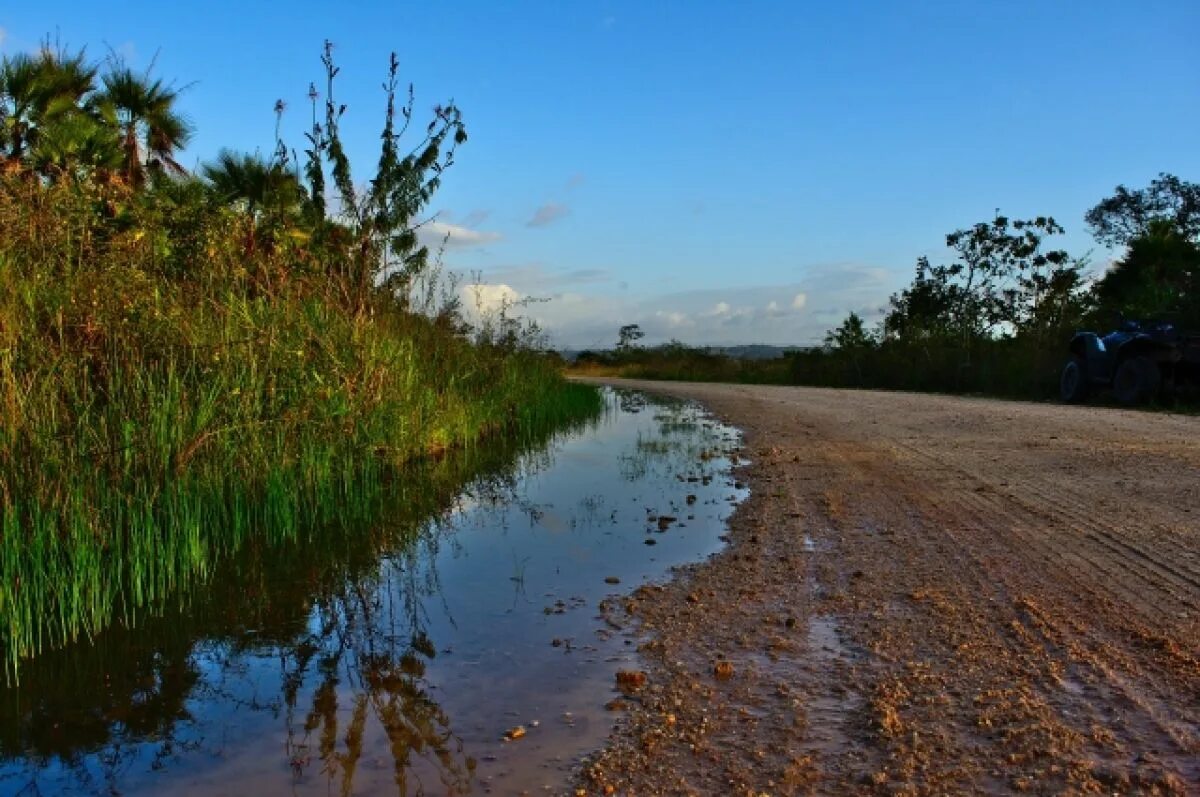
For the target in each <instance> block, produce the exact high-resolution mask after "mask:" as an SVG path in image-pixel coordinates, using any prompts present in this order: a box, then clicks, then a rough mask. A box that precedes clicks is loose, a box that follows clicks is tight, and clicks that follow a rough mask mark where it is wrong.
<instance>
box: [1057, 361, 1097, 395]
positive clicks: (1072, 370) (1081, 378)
mask: <svg viewBox="0 0 1200 797" xmlns="http://www.w3.org/2000/svg"><path fill="white" fill-rule="evenodd" d="M1089 387H1090V385H1089V384H1088V373H1087V363H1086V362H1085V361H1084V359H1083V358H1082V357H1079V356H1075V357H1072V358H1071V359H1070V360H1068V361H1067V364H1066V365H1064V366H1063V369H1062V376H1060V377H1059V380H1058V393H1059V396H1060V397H1061V398H1062V400H1063V401H1065V402H1066V403H1068V404H1079V403H1082V402H1084V401H1086V400H1087V397H1088V388H1089Z"/></svg>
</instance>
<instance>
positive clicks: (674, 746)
mask: <svg viewBox="0 0 1200 797" xmlns="http://www.w3.org/2000/svg"><path fill="white" fill-rule="evenodd" d="M626 384H631V385H636V386H639V387H645V388H647V389H650V390H655V391H660V392H666V393H670V394H674V395H678V396H685V397H690V398H696V399H699V400H700V401H702V402H703V403H704V404H706V405H707V406H708V407H709V408H711V409H712V410H713V411H714V412H715V413H716V414H718V415H719V416H721V417H723V418H724V419H726V420H728V421H730V422H731V423H733V424H735V425H737V426H739V427H740V428H742V429H743V430H744V431H745V433H746V447H745V453H746V456H747V457H749V458H750V460H751V461H750V463H749V464H746V465H744V466H743V468H742V469H741V470H740V471H739V478H743V479H745V480H746V481H747V482H748V483H749V485H750V487H751V490H752V496H751V498H750V499H748V500H747V501H746V502H745V503H744V504H743V505H742V506H741V508H740V509H739V510H738V512H737V514H736V515H735V518H734V520H733V522H732V531H731V544H730V546H729V548H728V549H727V550H726V551H725V552H724V553H722V554H720V555H719V556H717V557H715V558H714V559H712V560H710V561H709V562H706V563H704V564H702V565H697V566H695V567H692V568H690V569H688V570H686V571H683V572H681V573H680V575H679V577H678V578H677V579H676V580H675V581H673V582H672V583H669V584H665V585H663V586H662V587H644V588H642V589H640V590H639V591H638V592H637V593H635V594H634V596H633V597H631V598H629V599H625V600H622V601H618V602H614V603H613V604H612V605H609V606H607V607H606V610H607V613H608V615H609V617H610V619H611V621H612V622H613V623H615V624H620V625H629V626H630V627H633V628H636V629H637V634H638V638H639V640H640V641H641V647H642V650H643V654H644V659H645V661H646V665H647V668H648V669H647V676H648V678H647V683H646V685H645V686H644V687H642V688H640V689H635V690H633V691H631V692H630V695H629V697H628V698H627V699H626V700H625V703H626V704H627V705H628V713H627V714H625V715H624V716H622V718H621V720H620V723H619V726H618V728H617V731H616V732H615V733H614V734H613V736H612V740H611V743H610V746H609V748H608V749H607V750H605V751H603V752H602V753H600V754H598V755H596V756H594V757H593V759H592V762H591V764H590V766H589V767H588V769H587V770H586V771H585V772H584V773H583V775H582V776H581V781H580V784H579V786H580V789H581V790H582V792H583V793H587V794H605V793H613V792H615V793H618V794H660V793H661V794H689V793H695V794H754V795H758V794H764V793H765V794H770V795H779V794H892V795H894V794H961V793H1018V792H1023V793H1033V794H1062V793H1075V794H1114V793H1116V794H1172V795H1174V794H1193V795H1194V794H1200V418H1196V417H1183V416H1173V415H1164V414H1151V413H1139V412H1128V411H1120V410H1113V409H1087V408H1076V407H1063V406H1055V405H1040V404H1024V403H1015V402H1002V401H991V400H982V399H964V398H950V397H939V396H928V395H912V394H900V393H873V392H848V391H834V390H819V389H805V388H772V387H747V386H738V385H699V384H697V385H690V384H689V385H685V384H672V383H626Z"/></svg>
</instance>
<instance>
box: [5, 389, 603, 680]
mask: <svg viewBox="0 0 1200 797" xmlns="http://www.w3.org/2000/svg"><path fill="white" fill-rule="evenodd" d="M170 384H174V383H170ZM170 384H169V385H168V387H169V386H170ZM147 389H150V388H147ZM174 389H176V390H178V391H183V390H184V388H183V387H182V386H181V385H175V388H174ZM131 390H133V388H131ZM134 392H136V391H134ZM159 398H161V399H162V400H161V401H160V402H159V403H157V404H154V405H153V407H152V409H155V411H161V412H162V413H163V417H161V418H158V417H155V418H153V419H151V421H150V422H149V423H148V424H146V427H147V429H148V431H145V434H157V433H161V434H163V435H167V436H168V437H169V436H171V435H176V436H177V435H179V434H184V432H183V431H181V430H180V429H179V428H178V423H177V422H181V421H179V419H178V418H174V416H171V415H170V412H171V410H170V408H171V407H176V408H178V407H179V406H180V405H182V404H186V403H187V401H188V400H189V399H187V398H185V397H184V396H183V395H182V394H181V395H179V396H167V397H159ZM210 398H211V403H212V404H213V405H214V407H215V406H216V405H218V404H220V403H222V402H223V401H224V399H220V398H219V397H215V396H214V397H210ZM206 400H207V399H206ZM538 402H539V403H538V404H537V406H524V405H522V406H521V407H519V408H517V409H515V410H514V411H513V414H512V417H510V418H508V419H507V423H508V424H509V426H508V431H509V432H510V433H512V434H514V435H515V436H517V437H524V438H532V439H536V438H538V437H539V435H541V436H544V430H546V429H549V428H553V427H554V425H555V424H559V423H562V422H564V421H566V420H569V419H571V418H573V417H574V418H578V417H588V416H595V414H596V413H598V412H599V409H600V408H599V399H598V397H597V395H596V393H595V391H593V390H591V389H590V388H584V387H582V386H578V385H566V386H562V387H561V388H554V389H550V388H547V390H546V391H545V392H544V394H543V395H542V396H541V397H540V398H539V399H538ZM212 412H216V410H215V408H214V409H212ZM431 417H432V416H431ZM193 420H194V419H193ZM127 431H128V432H129V434H131V435H132V434H135V430H133V428H132V427H131V426H130V427H127ZM260 431H261V430H260ZM479 431H480V430H479V429H475V430H474V432H479ZM257 434H258V432H254V433H253V434H251V432H250V431H249V430H241V431H240V432H239V431H237V430H228V433H224V434H220V435H216V436H213V437H202V438H201V439H203V440H204V441H205V442H204V446H203V449H204V450H203V451H202V452H200V453H195V454H194V455H191V456H194V459H193V460H192V461H190V462H189V463H188V466H187V467H183V466H181V465H179V463H178V462H176V460H177V459H178V457H177V456H176V455H175V454H172V453H171V452H177V451H178V449H179V445H177V443H178V441H176V440H174V438H172V439H171V440H167V439H165V438H164V439H163V440H161V441H158V440H151V441H144V440H141V441H139V440H138V439H136V438H130V440H131V441H132V442H130V445H135V446H136V450H137V451H138V452H140V453H137V454H136V455H135V454H134V453H130V452H126V454H123V455H122V454H120V452H119V451H118V452H117V453H112V454H111V456H110V455H109V454H104V455H103V456H101V457H100V459H99V460H98V462H97V464H96V467H95V468H93V467H92V466H90V465H89V466H87V467H86V469H85V467H84V466H83V465H81V464H80V463H78V462H74V461H72V462H68V463H62V464H61V465H59V466H55V465H54V464H53V461H52V460H46V459H45V458H41V459H39V460H38V461H39V462H41V468H42V472H41V473H32V472H30V473H24V472H22V474H18V477H13V473H12V472H7V471H6V474H7V476H9V477H13V478H10V479H8V480H7V481H5V488H6V489H5V491H4V492H5V496H4V497H5V501H4V506H3V507H2V508H0V649H2V651H3V658H4V661H3V664H2V666H3V668H4V671H5V676H6V678H13V677H14V676H17V675H18V673H19V666H20V661H21V659H23V658H28V657H31V656H34V655H37V654H39V653H42V652H44V651H46V650H48V649H53V648H55V647H59V646H62V645H64V644H67V643H69V642H71V641H73V640H75V639H77V638H79V637H83V638H85V639H93V638H95V637H96V636H97V635H98V634H100V633H101V632H102V631H103V630H104V629H105V628H107V627H108V626H109V625H110V624H111V623H113V622H114V621H118V622H121V623H124V624H125V625H132V624H136V623H139V622H142V621H143V620H144V619H145V618H146V617H147V616H150V615H153V614H156V613H159V612H161V611H162V610H163V607H164V606H166V605H167V603H168V602H169V601H170V600H171V599H172V597H173V596H174V595H175V594H177V593H179V592H182V591H187V590H189V589H191V588H193V587H194V586H195V585H197V584H202V583H205V582H207V581H208V579H209V578H210V576H211V574H212V571H213V569H214V568H215V567H216V566H217V564H218V562H219V561H220V560H221V559H223V558H225V557H226V556H228V555H229V554H230V553H231V552H233V551H236V550H238V549H239V548H241V547H242V546H243V545H245V544H247V543H248V542H250V541H255V542H258V543H264V544H268V545H273V544H279V543H286V542H291V541H295V540H297V539H302V538H303V535H304V533H305V532H304V529H305V528H306V527H308V526H311V525H313V524H316V525H320V524H326V523H330V522H334V521H338V520H341V521H348V522H357V521H364V520H367V519H369V518H370V517H371V513H372V512H373V509H372V507H373V506H374V505H375V504H376V503H377V502H378V501H379V500H380V499H381V498H382V497H383V496H384V495H385V494H386V493H387V492H388V491H389V490H391V489H393V484H392V483H393V481H394V480H395V479H397V478H403V476H401V475H399V474H397V472H396V471H395V467H394V464H393V463H394V460H391V457H392V456H393V455H394V454H395V453H396V452H383V453H381V452H376V451H372V450H359V449H358V448H357V446H358V445H359V441H357V440H356V439H355V438H356V437H357V436H361V435H362V434H365V433H364V432H361V430H359V431H354V432H347V433H346V435H345V437H344V438H342V437H339V436H338V435H333V436H327V437H322V436H317V435H316V434H309V435H307V436H306V435H298V439H297V440H288V441H286V442H279V441H276V442H274V443H264V442H263V441H261V440H258V439H257V438H256V437H255V435H257ZM272 434H273V433H272ZM279 434H283V435H284V436H287V435H286V434H285V433H284V431H280V432H279ZM272 439H274V438H272ZM380 439H382V438H380ZM468 440H470V441H472V445H476V444H477V443H475V442H474V441H473V439H472V438H469V437H466V436H465V435H464V438H462V439H459V441H458V442H459V443H460V444H465V443H466V442H467V441H468ZM264 446H265V447H266V448H271V447H272V446H276V447H277V448H278V449H279V450H280V451H285V452H286V456H285V455H281V456H280V457H279V458H278V459H277V460H275V461H272V462H270V463H269V464H261V467H259V466H255V467H254V468H252V469H249V470H247V469H242V468H239V467H234V468H230V467H227V464H228V463H229V462H243V461H247V460H253V461H257V460H256V457H259V456H261V455H262V452H261V451H260V450H259V449H261V448H263V447H264ZM84 448H87V446H84ZM147 448H148V450H149V451H150V452H151V453H145V451H144V450H143V449H147ZM243 448H244V449H245V451H244V452H243V451H242V449H243ZM71 450H73V449H71ZM155 452H157V453H155ZM162 452H166V453H162ZM68 453H70V452H68ZM110 453H111V452H110ZM159 453H162V457H165V459H163V461H162V462H159V461H158V459H156V457H158V454H159ZM413 453H415V452H413V451H410V452H408V453H407V454H406V456H408V455H412V454H413ZM113 457H117V458H122V461H123V462H124V464H123V465H119V466H114V467H115V468H116V470H112V469H111V468H110V467H109V466H110V465H112V464H113V463H112V462H110V461H109V460H110V459H112V458H113ZM173 457H174V458H173ZM389 460H391V461H389ZM27 482H28V483H27ZM47 485H49V486H47Z"/></svg>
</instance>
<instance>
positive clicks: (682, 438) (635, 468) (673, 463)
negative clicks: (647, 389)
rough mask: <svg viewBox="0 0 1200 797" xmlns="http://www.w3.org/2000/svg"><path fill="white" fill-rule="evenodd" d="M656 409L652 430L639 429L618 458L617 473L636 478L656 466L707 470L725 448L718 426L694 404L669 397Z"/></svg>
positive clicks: (637, 479) (645, 474) (656, 467)
mask: <svg viewBox="0 0 1200 797" xmlns="http://www.w3.org/2000/svg"><path fill="white" fill-rule="evenodd" d="M656 400H657V397H656ZM656 409H657V410H658V411H657V412H656V413H655V415H654V420H655V423H656V425H655V428H654V430H653V432H651V433H644V432H639V433H638V435H637V438H636V440H635V441H634V444H633V446H632V448H631V450H630V451H627V452H625V453H623V454H621V455H620V457H619V458H618V467H619V470H620V473H621V476H622V477H623V478H625V479H626V480H628V481H639V480H641V479H644V478H646V477H647V476H648V475H649V474H650V473H652V472H657V470H658V469H663V470H675V471H680V470H683V469H691V470H698V471H699V473H700V474H701V475H703V474H705V473H707V472H708V471H709V470H710V469H711V468H710V467H709V463H710V462H711V460H713V459H715V458H716V457H717V456H720V455H721V453H720V452H722V451H723V450H724V448H725V442H726V441H725V440H724V437H723V434H722V427H721V426H720V425H719V424H716V423H712V422H709V421H702V420H701V419H702V418H703V417H704V416H703V413H702V411H701V410H700V409H699V408H697V407H696V405H694V404H689V403H686V402H681V401H673V402H672V403H670V404H668V405H666V406H663V407H657V406H656Z"/></svg>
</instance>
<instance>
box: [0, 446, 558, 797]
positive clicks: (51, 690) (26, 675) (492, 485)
mask: <svg viewBox="0 0 1200 797" xmlns="http://www.w3.org/2000/svg"><path fill="white" fill-rule="evenodd" d="M548 435H549V431H548V430H543V431H542V432H541V433H538V434H534V433H531V434H530V435H528V437H527V439H526V441H525V443H524V445H525V446H538V445H539V444H543V443H544V441H545V440H546V438H547V436H548ZM521 450H522V448H521V447H519V446H516V445H514V444H499V445H492V446H488V447H481V448H476V449H472V450H470V451H463V452H458V453H454V454H451V455H449V456H447V457H444V458H442V459H440V460H425V461H423V462H421V463H418V464H415V465H413V466H412V467H410V468H408V469H407V470H406V471H405V472H404V473H403V474H402V478H397V479H396V480H395V481H394V482H393V483H392V485H391V486H390V488H389V490H388V491H386V492H381V493H378V494H376V495H375V499H374V500H373V501H372V502H370V504H369V506H363V507H361V509H360V510H358V511H348V512H346V513H344V514H340V515H335V516H333V517H332V518H331V519H330V521H329V522H328V523H325V524H321V525H309V526H305V527H304V528H303V530H302V531H298V532H297V533H296V534H295V535H293V537H292V538H291V539H290V540H287V541H282V542H280V543H278V544H268V543H266V541H265V540H264V539H263V538H261V537H255V538H251V539H248V540H247V542H246V544H244V545H243V546H242V547H241V548H240V549H239V550H238V551H236V552H233V553H231V554H230V555H229V556H227V557H225V558H223V559H222V560H221V561H220V562H218V563H217V565H216V567H215V570H214V572H213V573H212V579H211V583H210V584H209V585H207V586H206V587H205V588H204V589H202V590H192V591H185V592H179V593H176V595H175V596H174V597H173V598H172V599H171V600H170V601H169V602H168V603H167V604H166V605H164V607H163V612H162V615H161V616H157V617H148V618H146V619H145V620H144V621H143V622H142V624H141V626H140V627H139V628H137V629H131V628H129V627H128V626H127V625H125V624H117V625H116V626H113V627H112V628H110V629H109V630H108V631H106V632H105V633H103V634H101V635H99V636H98V637H97V639H96V640H95V641H94V643H90V644H77V645H73V646H69V647H67V648H65V649H60V650H54V651H50V652H48V653H46V654H44V655H43V656H40V657H38V658H36V659H33V660H31V661H29V662H26V663H25V664H24V667H23V671H22V681H21V683H20V685H19V686H14V687H11V688H8V689H0V760H3V759H8V761H7V762H6V763H5V765H4V766H6V767H8V769H9V772H8V773H5V774H4V775H0V791H3V790H5V789H6V788H7V787H8V786H10V785H13V784H16V783H17V782H18V781H22V782H23V780H31V781H36V779H37V778H38V777H42V776H44V770H45V769H46V766H47V764H49V763H50V762H52V761H58V762H59V763H60V764H62V765H63V766H65V767H66V768H67V769H68V770H70V772H71V777H72V778H73V779H74V780H75V781H76V782H77V783H78V784H79V786H80V788H82V789H84V790H86V791H95V792H99V791H107V790H112V791H114V793H115V791H116V790H119V778H120V777H121V775H122V774H123V773H124V772H125V771H126V770H127V769H128V767H130V766H131V765H132V764H133V762H134V759H135V758H136V757H138V756H141V757H142V758H143V759H147V758H148V759H150V761H151V763H150V766H151V767H154V768H158V767H163V766H168V765H170V764H171V763H172V762H174V761H176V760H177V759H178V758H179V757H180V756H181V755H182V754H183V753H185V752H187V751H188V750H189V749H190V748H193V747H195V746H196V745H198V744H200V743H201V742H202V741H203V742H204V743H205V744H209V745H211V744H212V741H208V740H206V734H205V729H204V728H197V727H193V726H192V724H191V715H190V711H189V706H191V705H200V706H205V704H206V703H208V704H211V705H225V706H232V710H234V711H240V710H250V711H264V712H268V713H270V714H279V715H280V716H281V717H282V721H283V722H284V724H285V726H286V730H287V739H288V753H287V756H288V763H289V764H290V765H291V766H292V767H293V768H294V769H295V771H296V772H297V774H299V773H302V772H303V773H310V772H311V771H313V770H320V771H324V772H327V773H328V775H329V778H330V780H331V787H333V786H334V781H340V783H338V784H337V785H338V786H339V787H340V791H341V792H342V793H343V794H349V793H350V792H351V791H352V790H353V780H354V778H355V773H356V768H357V766H358V765H359V763H360V762H361V760H362V755H363V751H364V749H366V747H367V746H368V745H369V744H371V743H372V739H371V738H370V732H371V729H372V728H382V730H383V732H384V733H385V735H386V746H387V748H388V749H389V751H390V754H391V757H392V761H393V768H394V772H393V777H394V779H395V781H396V783H397V784H398V785H399V786H400V787H401V788H400V791H401V793H405V790H406V789H409V788H416V786H417V784H415V783H410V780H411V779H412V778H413V777H415V775H414V772H413V770H412V767H413V765H414V764H416V763H418V761H419V762H421V766H422V767H424V768H432V769H433V770H434V771H435V772H436V773H437V776H438V777H439V779H440V780H441V781H442V783H443V786H444V788H443V789H433V790H434V791H458V792H463V791H465V790H466V786H467V784H468V782H469V780H470V777H471V772H472V770H473V766H474V762H473V761H471V760H470V759H469V758H468V757H466V756H465V754H464V752H463V748H462V744H461V742H460V741H459V739H458V737H457V736H456V735H455V733H454V731H453V727H452V723H451V719H450V718H449V717H448V716H447V715H446V714H445V712H444V711H443V710H442V709H441V707H440V706H439V705H438V704H437V702H436V701H435V700H434V699H433V698H432V697H431V695H430V694H429V693H428V692H427V691H426V690H425V689H424V688H423V687H422V678H423V674H424V671H425V667H426V665H427V662H428V661H429V660H431V659H433V658H434V657H435V656H436V648H435V646H434V644H433V642H432V641H431V640H430V639H429V638H428V636H427V635H426V633H425V630H424V628H425V622H424V617H425V614H424V610H423V608H422V606H423V603H424V601H425V600H427V599H428V598H430V597H432V596H434V595H436V594H438V592H439V590H440V584H439V582H438V577H437V573H436V570H434V569H433V567H432V563H433V562H434V561H435V557H436V555H437V553H438V550H439V548H440V546H441V545H443V544H444V543H445V542H446V541H448V540H449V541H451V542H452V540H453V535H452V534H451V535H446V534H444V533H443V529H444V527H445V525H446V523H447V521H449V520H450V518H449V517H448V515H447V513H449V512H450V511H452V509H453V508H454V506H455V504H456V500H457V497H458V496H460V495H461V494H462V493H463V484H464V482H467V481H470V482H471V486H470V487H469V488H468V490H467V492H469V493H472V494H486V495H489V496H491V497H493V498H495V499H498V498H499V497H500V496H501V495H502V494H503V493H505V492H510V491H511V489H512V486H513V480H514V475H513V474H514V473H517V472H523V471H525V470H527V469H529V468H534V467H539V466H544V465H545V464H547V463H548V461H547V460H546V459H545V457H544V456H541V455H538V454H526V455H521V454H520V452H521ZM381 562H382V565H381ZM205 640H207V644H205V645H204V647H203V648H202V649H201V648H199V647H198V643H200V642H201V641H205ZM264 656H266V657H274V658H277V659H278V660H279V663H280V676H279V678H280V680H279V681H278V690H279V692H278V695H277V696H273V695H272V694H271V693H270V692H269V691H266V690H265V689H264V686H265V685H267V684H269V683H270V682H269V681H267V682H265V683H264V682H263V681H261V680H258V679H257V678H256V679H255V680H256V683H255V685H254V687H253V692H254V698H253V701H252V702H246V700H245V696H244V695H240V694H238V693H237V688H236V684H237V683H238V680H237V679H238V678H239V677H242V678H249V677H251V674H250V672H249V670H248V669H247V662H249V661H252V660H254V659H256V658H262V657H264ZM239 670H240V671H241V672H240V674H239ZM202 715H203V716H212V714H211V709H208V711H207V713H206V712H202ZM217 752H219V751H217ZM16 762H21V763H16ZM14 764H15V766H14ZM110 787H111V788H110ZM18 788H20V787H19V786H18ZM425 788H426V789H427V790H428V789H429V784H425ZM33 793H36V792H33Z"/></svg>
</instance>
